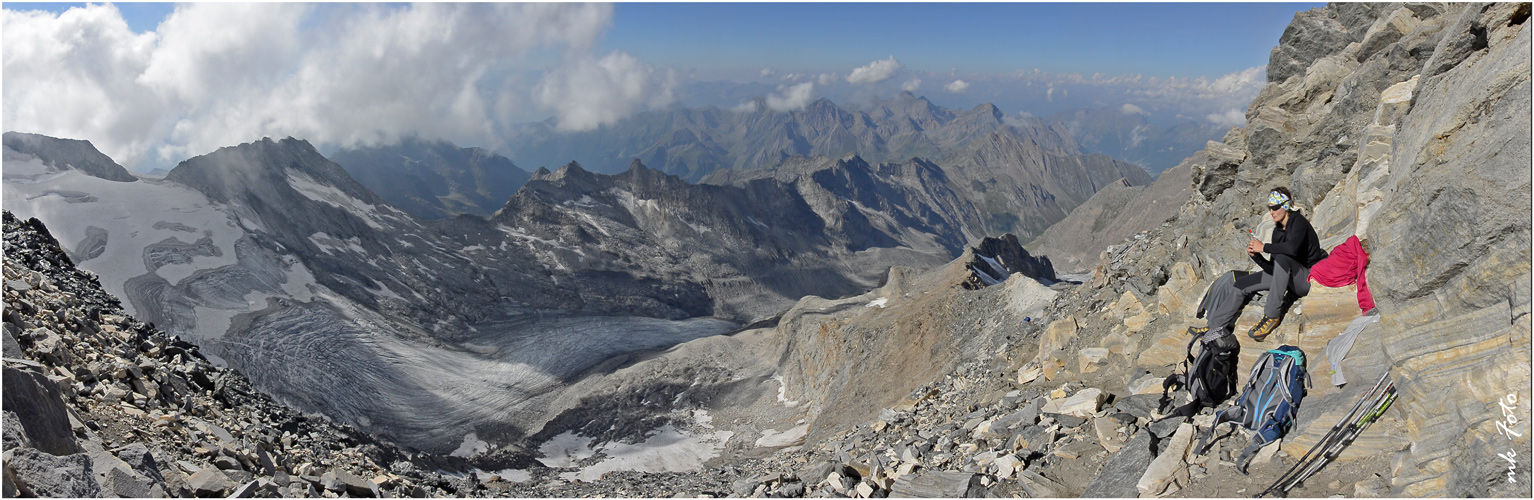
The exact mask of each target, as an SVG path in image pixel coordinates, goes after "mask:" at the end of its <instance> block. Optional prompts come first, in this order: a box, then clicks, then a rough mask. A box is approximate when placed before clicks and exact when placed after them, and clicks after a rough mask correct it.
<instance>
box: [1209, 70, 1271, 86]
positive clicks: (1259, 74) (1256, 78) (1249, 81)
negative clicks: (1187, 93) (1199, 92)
mask: <svg viewBox="0 0 1534 500" xmlns="http://www.w3.org/2000/svg"><path fill="white" fill-rule="evenodd" d="M1267 73H1268V67H1267V66H1258V67H1255V68H1247V69H1244V70H1241V71H1237V72H1235V73H1231V74H1228V75H1225V76H1222V77H1219V78H1217V79H1215V81H1214V83H1211V84H1209V90H1212V91H1215V92H1225V93H1232V92H1238V91H1242V90H1249V89H1253V88H1255V89H1256V90H1259V91H1260V90H1262V86H1263V85H1267V79H1268V76H1267Z"/></svg>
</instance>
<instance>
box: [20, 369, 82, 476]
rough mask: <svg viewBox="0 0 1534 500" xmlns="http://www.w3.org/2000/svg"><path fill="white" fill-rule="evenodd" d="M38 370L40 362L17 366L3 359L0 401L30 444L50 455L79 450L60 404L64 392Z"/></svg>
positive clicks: (66, 453)
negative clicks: (4, 361)
mask: <svg viewBox="0 0 1534 500" xmlns="http://www.w3.org/2000/svg"><path fill="white" fill-rule="evenodd" d="M33 365H35V363H34V364H33ZM21 366H27V365H25V364H23V365H21ZM41 371H42V367H41V365H36V366H35V370H34V369H26V370H19V369H16V368H13V367H12V364H11V362H10V361H7V362H6V366H5V369H4V386H5V393H4V395H3V396H0V399H3V403H0V404H3V405H4V406H3V407H4V409H5V411H8V412H14V413H15V414H16V417H17V419H18V420H19V421H20V422H21V427H22V429H24V430H25V431H26V435H27V439H28V440H30V441H31V442H32V447H33V448H37V449H39V450H42V451H45V452H48V453H51V454H54V455H72V454H75V453H79V452H81V451H82V450H81V448H80V445H79V444H78V443H76V442H75V434H74V432H73V431H71V430H70V427H69V409H68V408H66V407H65V406H64V395H63V394H62V393H60V392H59V388H58V385H57V384H55V383H54V382H53V381H52V380H49V379H48V377H47V376H45V375H43V374H42V373H41Z"/></svg>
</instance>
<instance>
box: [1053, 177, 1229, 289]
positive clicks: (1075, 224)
mask: <svg viewBox="0 0 1534 500" xmlns="http://www.w3.org/2000/svg"><path fill="white" fill-rule="evenodd" d="M1189 170H1190V169H1189V166H1188V165H1187V164H1183V165H1178V166H1177V167H1175V168H1172V169H1171V170H1167V171H1166V172H1163V173H1162V175H1161V177H1160V178H1159V179H1157V180H1156V182H1155V183H1153V184H1151V185H1149V186H1129V185H1124V184H1114V185H1109V186H1108V187H1107V188H1104V189H1102V190H1101V191H1098V192H1097V194H1094V195H1092V197H1091V198H1089V199H1087V201H1086V203H1082V204H1081V206H1078V207H1076V209H1075V210H1073V211H1071V214H1070V215H1067V216H1066V217H1065V219H1062V220H1061V221H1060V222H1057V223H1055V225H1053V226H1050V227H1049V229H1046V230H1044V233H1043V234H1040V235H1039V237H1038V238H1034V240H1033V241H1031V242H1029V243H1028V245H1027V248H1028V251H1029V252H1032V253H1035V254H1040V255H1048V256H1049V258H1050V261H1051V262H1052V263H1054V265H1055V267H1056V268H1057V269H1058V270H1059V271H1061V272H1066V273H1080V272H1086V271H1090V270H1091V269H1092V268H1093V267H1095V266H1096V265H1097V262H1098V256H1099V255H1100V254H1101V253H1102V251H1103V249H1105V248H1107V247H1108V245H1112V244H1115V243H1119V242H1121V241H1123V240H1124V239H1125V238H1128V237H1130V236H1133V235H1134V234H1135V233H1138V232H1141V231H1145V230H1148V229H1151V228H1153V227H1156V226H1157V225H1160V224H1161V223H1162V222H1165V221H1166V220H1167V219H1170V218H1172V217H1175V216H1176V215H1177V213H1178V212H1179V211H1180V210H1181V207H1182V204H1183V203H1184V202H1186V201H1187V200H1188V197H1189V196H1191V195H1192V194H1193V186H1192V184H1190V183H1189V182H1188V177H1189V175H1188V173H1189ZM1231 237H1232V239H1231V240H1230V241H1231V242H1232V244H1233V245H1236V244H1241V243H1242V242H1243V241H1244V240H1240V239H1239V238H1236V235H1232V236H1231Z"/></svg>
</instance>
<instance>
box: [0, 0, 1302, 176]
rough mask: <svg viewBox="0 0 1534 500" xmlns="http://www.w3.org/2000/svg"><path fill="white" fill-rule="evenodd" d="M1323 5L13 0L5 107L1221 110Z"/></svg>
mask: <svg viewBox="0 0 1534 500" xmlns="http://www.w3.org/2000/svg"><path fill="white" fill-rule="evenodd" d="M1321 5H1322V4H1320V3H1309V4H1298V3H1114V4H1087V3H1057V4H1046V3H780V4H760V3H621V4H568V3H566V4H441V3H424V4H405V3H391V4H343V3H329V4H303V3H263V4H236V3H202V4H197V3H193V4H167V3H160V4H149V3H122V4H110V5H107V4H79V3H74V4H69V3H59V4H29V3H4V4H3V14H4V29H0V34H3V36H4V40H3V43H0V47H3V49H0V50H4V52H5V58H4V61H5V63H4V64H5V67H4V79H5V81H4V95H3V99H0V102H3V116H0V120H3V122H4V125H5V127H6V129H7V130H20V131H27V132H34V133H41V134H46V135H53V136H57V137H70V138H81V139H89V140H91V141H92V142H93V143H95V144H96V145H97V147H98V148H100V149H101V150H102V151H103V152H105V153H107V154H108V155H109V156H112V157H113V158H114V159H116V160H118V161H119V162H120V163H122V164H124V165H125V166H128V167H129V168H134V169H137V170H147V169H149V168H153V167H156V166H167V165H174V164H175V163H176V162H178V161H180V160H182V159H185V158H187V157H190V156H194V155H197V154H204V153H207V152H210V151H212V150H214V149H217V148H218V147H221V146H227V145H231V144H239V143H241V142H246V141H250V140H253V139H258V138H260V137H263V136H272V137H283V136H289V135H291V136H294V137H301V138H306V139H309V140H310V141H312V142H314V143H316V144H317V145H320V146H322V147H324V146H327V145H329V146H343V147H344V146H356V145H366V144H378V143H383V142H391V141H393V140H396V139H397V138H399V137H401V136H404V135H420V136H424V137H425V138H436V139H446V140H450V141H453V142H455V143H458V144H461V145H465V146H482V147H488V148H492V149H495V148H497V147H498V146H499V145H500V144H503V142H504V138H505V137H506V136H507V134H511V133H515V132H514V131H515V130H517V129H518V125H519V124H523V123H527V122H535V121H544V120H549V119H552V120H553V123H555V124H556V125H557V127H558V128H559V129H560V130H567V131H574V130H591V129H594V128H598V127H603V126H607V125H610V124H613V123H616V122H617V121H618V120H623V119H626V118H628V117H631V116H634V115H635V114H637V113H642V112H645V111H648V110H656V109H665V108H668V107H671V106H679V105H680V106H690V107H699V106H718V107H720V108H725V109H732V110H736V111H740V112H745V111H748V110H756V105H755V104H753V103H754V102H756V101H755V100H757V99H760V100H761V102H763V103H764V104H763V106H764V107H765V110H766V111H771V112H792V111H794V110H797V109H802V108H803V107H804V106H806V105H807V104H808V103H810V102H813V101H814V100H815V99H820V98H827V99H831V100H832V101H833V102H836V103H837V104H839V105H842V106H846V107H854V108H856V107H858V106H859V105H861V104H864V103H868V102H870V101H873V100H878V99H888V98H890V97H893V96H895V95H897V94H899V93H901V92H902V91H910V92H913V93H915V94H917V95H921V96H924V97H927V98H929V99H930V100H931V101H932V102H934V103H935V104H938V105H940V106H945V107H950V108H961V109H968V108H971V107H973V106H976V105H979V104H981V103H994V104H995V105H997V106H998V107H999V108H1001V109H1002V111H1004V112H1006V113H1009V114H1016V115H1045V114H1050V113H1055V112H1060V111H1065V110H1070V109H1077V108H1107V109H1118V110H1122V111H1123V112H1125V113H1136V114H1143V115H1145V116H1147V117H1148V118H1149V119H1150V120H1151V121H1152V122H1153V123H1162V124H1165V123H1170V122H1178V121H1193V122H1197V123H1201V124H1203V125H1206V126H1209V127H1214V128H1224V127H1230V126H1239V125H1241V124H1243V123H1244V116H1243V115H1244V113H1245V110H1246V107H1247V105H1248V104H1249V103H1250V101H1251V98H1252V97H1254V96H1255V95H1256V94H1257V92H1259V91H1260V90H1261V87H1262V85H1263V84H1264V83H1265V73H1264V65H1266V64H1267V60H1268V54H1269V52H1270V50H1271V49H1272V48H1273V46H1275V45H1277V43H1278V38H1279V36H1280V35H1281V34H1282V33H1283V30H1284V27H1285V26H1287V25H1288V23H1289V22H1290V21H1291V20H1292V19H1293V17H1294V15H1295V13H1297V12H1300V11H1304V10H1308V9H1311V8H1315V7H1319V6H1321Z"/></svg>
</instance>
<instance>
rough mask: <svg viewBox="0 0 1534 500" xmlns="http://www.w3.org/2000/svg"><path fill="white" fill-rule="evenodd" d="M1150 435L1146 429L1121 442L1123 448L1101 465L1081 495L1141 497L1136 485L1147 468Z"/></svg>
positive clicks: (1149, 454) (1149, 456)
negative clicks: (1126, 442) (1127, 440)
mask: <svg viewBox="0 0 1534 500" xmlns="http://www.w3.org/2000/svg"><path fill="white" fill-rule="evenodd" d="M1150 445H1151V436H1150V433H1149V432H1137V433H1135V435H1134V437H1132V438H1130V439H1129V443H1128V444H1126V445H1124V449H1122V450H1119V452H1118V453H1114V454H1113V456H1110V457H1108V461H1107V463H1104V464H1103V468H1102V470H1100V471H1098V473H1097V477H1095V478H1093V479H1092V482H1091V483H1090V484H1088V485H1087V489H1086V491H1085V492H1082V494H1081V496H1083V497H1091V498H1135V497H1138V496H1140V491H1139V490H1138V489H1136V488H1135V485H1136V483H1137V482H1139V480H1140V476H1142V475H1145V468H1146V467H1150V463H1151V459H1153V458H1155V457H1154V456H1151V449H1150Z"/></svg>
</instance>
